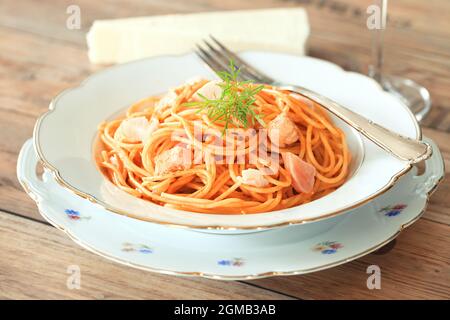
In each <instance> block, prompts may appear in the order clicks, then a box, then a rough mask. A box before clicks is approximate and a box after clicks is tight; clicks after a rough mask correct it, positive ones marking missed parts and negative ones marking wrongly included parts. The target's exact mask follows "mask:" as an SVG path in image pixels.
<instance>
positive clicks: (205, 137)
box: [95, 80, 351, 214]
mask: <svg viewBox="0 0 450 320" xmlns="http://www.w3.org/2000/svg"><path fill="white" fill-rule="evenodd" d="M207 83H208V81H207V80H198V81H196V82H193V83H192V82H191V83H186V84H184V85H181V86H179V87H177V88H175V89H173V90H172V91H170V92H169V93H168V94H166V95H165V96H163V97H156V96H154V97H149V98H146V99H143V100H141V101H139V102H137V103H135V104H133V105H132V106H131V107H130V108H129V109H128V111H127V112H126V114H125V115H123V116H121V117H120V118H118V119H113V120H111V121H105V122H104V123H102V124H100V125H99V145H98V146H99V147H98V148H97V150H96V154H95V158H96V161H97V164H98V166H99V167H100V168H101V170H102V172H103V174H104V175H105V176H106V177H107V178H108V179H109V180H110V181H111V182H112V183H113V184H114V185H116V186H117V187H119V188H120V189H122V190H123V191H125V192H128V193H129V194H131V195H133V196H135V197H138V198H142V199H144V200H149V201H151V202H154V203H156V204H159V205H163V206H167V207H170V208H174V209H180V210H186V211H193V212H198V213H210V214H251V213H261V212H269V211H273V210H280V209H285V208H290V207H293V206H297V205H301V204H304V203H307V202H310V201H313V200H316V199H318V198H320V197H323V196H325V195H327V194H329V193H330V192H332V191H334V190H336V188H338V187H339V186H341V185H342V184H343V183H344V182H345V180H346V178H347V175H348V171H349V169H348V168H349V163H350V160H351V155H350V153H349V149H348V147H347V144H346V138H345V135H344V133H343V131H342V130H341V129H339V128H338V127H337V126H335V125H334V123H333V122H332V121H331V120H330V118H329V117H328V115H327V113H326V111H324V110H323V108H321V107H320V106H318V105H317V104H316V103H315V102H313V101H310V100H306V99H305V98H302V97H300V96H298V95H295V94H292V93H290V92H288V91H283V90H280V89H277V88H275V87H272V86H269V85H264V88H263V89H262V90H261V91H259V92H258V93H257V94H256V95H255V97H254V98H255V101H254V103H253V107H254V110H255V112H256V113H257V114H258V115H259V116H260V119H261V120H262V123H263V124H260V123H253V124H251V125H250V126H249V127H248V128H241V127H239V126H238V125H237V124H235V123H233V122H231V124H230V126H229V127H228V130H226V131H224V126H225V123H224V121H223V119H212V118H211V117H210V116H209V115H208V113H207V112H206V111H205V110H201V109H199V107H198V106H195V105H192V104H189V102H192V101H194V100H195V94H196V92H197V91H198V90H199V89H200V88H202V87H203V86H205V85H206V84H207ZM245 85H246V86H254V85H253V84H245ZM281 114H282V115H284V116H286V117H288V118H289V120H290V121H292V123H293V124H294V128H292V130H290V131H288V132H283V131H282V130H283V129H286V128H287V126H286V124H285V123H282V126H281V127H282V128H281V129H280V133H279V134H280V136H282V135H283V134H284V135H285V136H286V139H290V138H293V139H292V140H295V142H293V143H287V144H282V143H280V142H277V143H275V142H274V141H272V140H273V139H274V138H273V136H270V134H271V131H270V124H275V123H276V122H277V121H282V120H285V121H286V119H285V118H280V117H279V115H281ZM130 119H131V120H132V121H129V120H130ZM280 119H281V120H280ZM126 121H129V122H128V123H126V124H127V125H128V127H127V126H125V122H126ZM289 123H291V122H289ZM289 123H287V124H289ZM139 126H141V127H139ZM268 127H269V131H268V132H269V136H270V139H266V140H264V141H263V140H261V139H262V138H261V135H260V133H261V132H262V131H263V129H267V128H268ZM199 130H200V132H201V134H200V135H199V133H198V132H199ZM217 132H218V134H217ZM223 132H225V133H224V134H223V135H222V133H223ZM249 132H250V133H249ZM273 132H275V131H273ZM130 137H131V138H130ZM287 141H288V140H287ZM261 150H265V151H267V153H270V155H269V156H265V155H261V154H260V153H259V152H260V151H261ZM255 154H256V155H255ZM252 157H253V160H255V159H256V161H253V162H252V161H251V159H252ZM296 157H298V158H299V159H301V161H300V160H299V161H295V160H294V161H293V162H292V159H298V158H296ZM183 159H184V160H189V163H184V162H183V161H182V160H183ZM288 161H291V164H289V163H288ZM300 162H302V163H303V164H302V166H303V167H302V168H304V169H298V163H300ZM167 168H168V169H167ZM297 169H298V170H297ZM296 170H297V171H296ZM305 170H306V171H305ZM308 170H310V172H312V173H311V174H310V175H309V176H308V177H309V179H311V175H312V179H313V180H312V183H313V185H311V187H312V189H311V190H309V192H299V188H303V186H304V185H305V180H304V178H302V175H304V174H305V172H308ZM247 176H248V177H247ZM246 179H247V180H246ZM302 179H303V180H302ZM306 182H308V181H306ZM300 190H302V189H300Z"/></svg>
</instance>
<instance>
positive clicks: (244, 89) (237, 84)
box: [184, 60, 265, 133]
mask: <svg viewBox="0 0 450 320" xmlns="http://www.w3.org/2000/svg"><path fill="white" fill-rule="evenodd" d="M229 68H230V70H231V72H226V71H221V72H218V73H217V74H218V76H219V77H220V78H221V79H222V81H223V82H222V83H219V84H218V86H219V87H221V88H222V93H221V96H220V98H218V99H208V98H207V97H205V96H204V95H202V94H198V96H199V97H200V98H202V99H203V101H196V102H188V103H185V104H184V105H186V106H198V107H199V110H198V112H200V111H203V110H207V114H208V117H209V118H210V119H211V120H212V121H213V122H222V123H223V125H224V129H223V132H222V133H224V132H225V131H226V130H227V129H228V127H229V125H230V124H233V125H234V126H236V127H244V128H248V126H249V124H255V123H256V122H259V123H260V124H261V125H263V126H264V125H265V124H264V121H263V120H262V119H261V117H260V115H259V114H257V113H256V112H255V110H254V108H255V105H254V103H255V101H256V98H255V96H256V94H258V93H259V92H260V91H261V90H262V89H264V86H263V85H257V86H256V85H254V86H252V85H251V84H252V81H238V78H239V73H240V70H239V69H238V68H236V66H235V65H234V62H233V60H230V64H229Z"/></svg>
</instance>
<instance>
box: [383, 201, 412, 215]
mask: <svg viewBox="0 0 450 320" xmlns="http://www.w3.org/2000/svg"><path fill="white" fill-rule="evenodd" d="M406 207H407V205H406V204H403V203H399V204H396V205H394V206H388V207H384V208H382V209H381V210H380V211H379V212H381V213H383V214H384V215H385V216H386V217H395V216H398V215H399V214H400V213H401V212H402V211H403V210H404V209H405V208H406Z"/></svg>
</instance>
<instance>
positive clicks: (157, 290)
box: [0, 211, 287, 299]
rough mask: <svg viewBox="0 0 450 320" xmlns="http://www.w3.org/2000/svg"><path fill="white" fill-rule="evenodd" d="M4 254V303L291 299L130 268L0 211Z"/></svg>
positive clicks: (0, 277) (0, 281)
mask: <svg viewBox="0 0 450 320" xmlns="http://www.w3.org/2000/svg"><path fill="white" fill-rule="evenodd" d="M0 252H2V255H1V258H0V299H157V298H158V299H286V298H287V297H286V296H284V295H281V294H277V293H274V292H272V291H268V290H264V289H260V288H258V287H256V286H250V285H247V284H245V283H240V282H230V283H228V284H226V285H224V284H223V283H221V282H219V281H214V280H208V279H199V278H181V277H179V278H176V279H175V278H174V277H172V276H167V275H160V274H154V273H150V272H145V271H142V270H137V269H131V268H129V267H125V266H122V265H120V264H117V263H113V262H110V261H108V260H106V259H104V258H102V257H99V256H97V255H94V254H93V253H90V252H88V251H86V250H84V249H82V248H80V247H79V246H78V245H76V244H75V243H73V242H72V241H71V240H69V239H68V238H67V237H66V236H65V235H64V234H63V233H62V232H61V231H59V230H57V229H55V228H53V227H50V226H48V225H45V224H42V223H39V222H35V221H31V220H28V219H23V218H20V217H17V216H13V215H11V214H7V213H4V212H1V211H0ZM72 265H76V266H79V268H80V272H81V286H80V287H81V288H80V289H79V290H78V289H69V288H68V287H67V280H68V277H69V275H70V274H69V273H68V272H67V269H68V267H69V266H72ZM174 280H176V281H174Z"/></svg>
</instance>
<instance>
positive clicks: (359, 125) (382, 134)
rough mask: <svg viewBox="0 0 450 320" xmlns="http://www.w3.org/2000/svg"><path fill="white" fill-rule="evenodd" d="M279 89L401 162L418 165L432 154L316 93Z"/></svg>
mask: <svg viewBox="0 0 450 320" xmlns="http://www.w3.org/2000/svg"><path fill="white" fill-rule="evenodd" d="M281 89H284V90H288V91H292V92H293V93H296V94H299V95H301V96H304V97H306V98H308V99H311V100H313V101H314V102H316V103H318V104H319V105H321V106H322V107H323V108H325V109H326V110H328V111H330V112H331V113H333V114H334V115H336V116H337V117H338V118H340V119H341V120H343V121H344V122H346V123H347V124H349V125H350V126H351V127H353V128H354V129H356V130H357V131H358V132H360V133H361V134H362V135H364V136H365V137H366V138H368V139H369V140H371V141H373V142H374V143H375V144H377V145H378V146H379V147H380V148H382V149H384V150H386V151H387V152H389V153H391V154H392V155H394V156H395V157H397V158H399V159H401V160H405V161H408V162H410V163H411V164H413V163H418V162H421V161H423V160H426V159H428V158H429V157H430V156H431V154H432V152H433V149H432V147H431V146H430V145H429V144H428V143H425V142H422V141H418V140H414V139H411V138H408V137H405V136H403V135H400V134H398V133H395V132H393V131H391V130H389V129H386V128H385V127H382V126H380V125H379V124H376V123H374V122H373V121H370V120H368V119H367V118H365V117H363V116H361V115H359V114H357V113H355V112H353V111H351V110H349V109H347V108H345V107H344V106H342V105H340V104H339V103H337V102H335V101H333V100H331V99H329V98H327V97H324V96H322V95H320V94H318V93H316V92H313V91H311V90H308V89H306V88H303V87H298V86H288V87H281Z"/></svg>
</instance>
